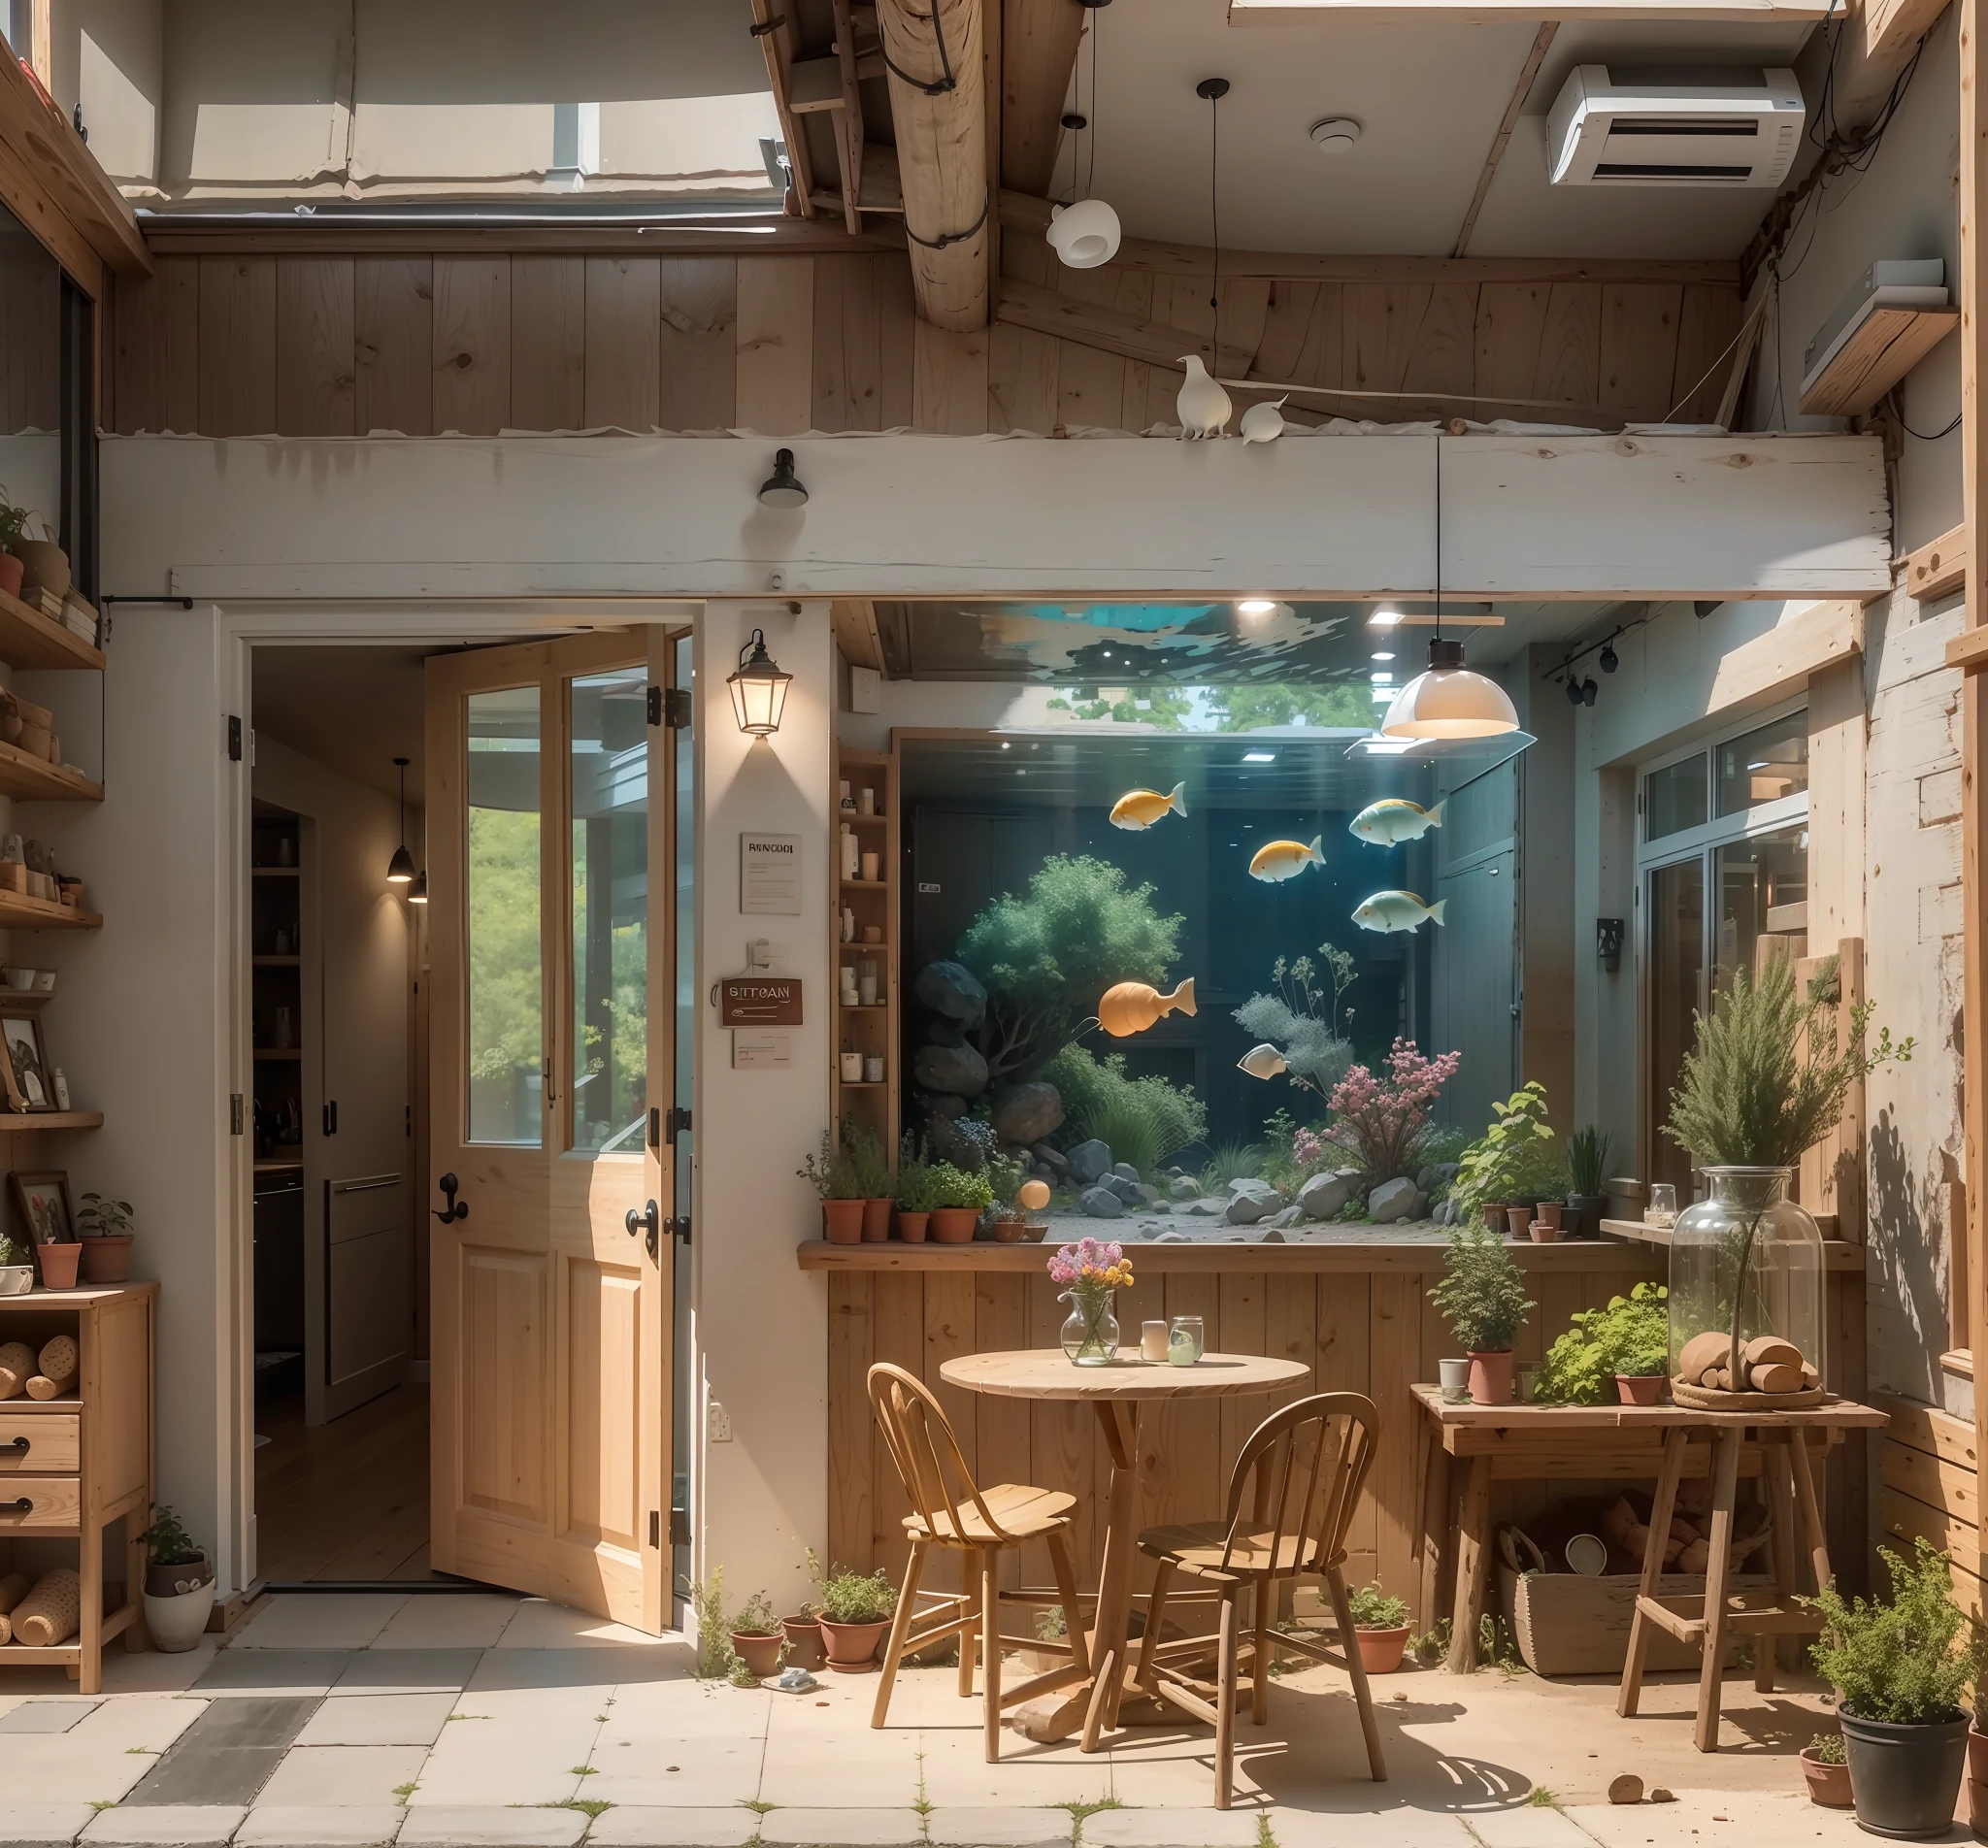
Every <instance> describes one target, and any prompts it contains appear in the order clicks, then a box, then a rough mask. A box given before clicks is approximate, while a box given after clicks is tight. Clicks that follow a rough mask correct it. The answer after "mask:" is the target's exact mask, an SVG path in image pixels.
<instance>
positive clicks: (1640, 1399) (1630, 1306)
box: [1533, 1283, 1671, 1405]
mask: <svg viewBox="0 0 1988 1848" xmlns="http://www.w3.org/2000/svg"><path fill="white" fill-rule="evenodd" d="M1670 1296H1671V1293H1670V1291H1669V1290H1668V1289H1667V1288H1665V1286H1664V1285H1663V1284H1661V1283H1639V1284H1638V1285H1637V1286H1636V1288H1635V1289H1633V1290H1631V1291H1630V1293H1629V1294H1628V1295H1627V1296H1617V1297H1610V1298H1609V1299H1608V1304H1607V1307H1606V1308H1600V1309H1582V1310H1581V1311H1580V1312H1579V1313H1578V1314H1576V1315H1574V1317H1573V1318H1572V1320H1571V1323H1570V1326H1569V1327H1568V1329H1567V1331H1566V1333H1565V1334H1563V1335H1562V1336H1560V1337H1559V1338H1558V1339H1557V1340H1555V1341H1554V1343H1553V1345H1552V1346H1551V1347H1549V1348H1548V1349H1547V1350H1546V1359H1545V1361H1544V1363H1543V1364H1542V1365H1541V1369H1540V1372H1539V1377H1538V1378H1537V1379H1536V1380H1535V1381H1534V1383H1533V1397H1534V1398H1535V1399H1536V1400H1538V1401H1539V1403H1541V1404H1543V1405H1599V1404H1602V1403H1605V1402H1606V1401H1607V1398H1608V1396H1609V1393H1610V1392H1611V1391H1612V1392H1613V1393H1614V1395H1615V1396H1616V1397H1617V1398H1618V1399H1620V1400H1621V1402H1622V1403H1624V1404H1625V1405H1654V1404H1655V1403H1657V1401H1658V1399H1659V1397H1660V1396H1661V1394H1662V1391H1663V1384H1664V1375H1665V1373H1666V1372H1667V1371H1668V1370H1669V1366H1670V1358H1671V1331H1670Z"/></svg>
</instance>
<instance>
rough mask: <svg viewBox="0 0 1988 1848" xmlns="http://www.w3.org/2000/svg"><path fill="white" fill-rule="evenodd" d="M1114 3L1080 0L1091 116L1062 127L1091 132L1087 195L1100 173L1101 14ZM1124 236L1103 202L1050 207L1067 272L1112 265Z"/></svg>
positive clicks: (1054, 243) (1054, 240)
mask: <svg viewBox="0 0 1988 1848" xmlns="http://www.w3.org/2000/svg"><path fill="white" fill-rule="evenodd" d="M1110 3H1111V0H1077V4H1078V5H1079V6H1081V7H1082V8H1083V9H1084V11H1085V12H1086V13H1088V14H1089V15H1090V16H1091V29H1090V40H1091V108H1090V114H1089V115H1088V116H1084V115H1076V114H1072V115H1066V116H1064V118H1063V125H1064V127H1065V128H1068V129H1072V130H1078V129H1087V130H1088V131H1089V133H1090V160H1089V163H1088V171H1087V172H1086V173H1085V175H1084V184H1083V189H1084V191H1085V192H1086V193H1088V192H1089V191H1090V189H1091V181H1093V180H1095V179H1096V177H1097V171H1098V14H1099V12H1100V10H1101V9H1103V8H1105V7H1107V6H1110ZM1070 170H1071V189H1072V190H1073V191H1075V190H1076V187H1077V156H1076V154H1075V153H1074V152H1073V153H1072V155H1071V162H1070ZM1122 235H1123V233H1122V231H1121V230H1120V228H1119V224H1118V214H1117V213H1115V212H1113V211H1112V210H1111V208H1110V206H1109V205H1108V204H1107V203H1106V202H1105V201H1104V200H1102V199H1090V198H1086V199H1078V200H1077V201H1076V202H1074V203H1073V204H1071V205H1067V206H1051V207H1050V208H1049V228H1048V230H1047V231H1046V232H1044V237H1046V238H1047V239H1048V241H1049V247H1050V249H1052V250H1054V251H1055V252H1056V259H1057V261H1058V262H1060V263H1061V264H1062V265H1063V267H1064V268H1065V269H1067V270H1094V269H1096V268H1097V267H1098V266H1099V265H1100V264H1101V263H1109V262H1110V260H1111V259H1112V258H1113V257H1114V256H1116V255H1117V254H1118V240H1119V238H1120V237H1121V236H1122Z"/></svg>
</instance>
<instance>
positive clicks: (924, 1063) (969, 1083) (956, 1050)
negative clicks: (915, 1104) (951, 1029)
mask: <svg viewBox="0 0 1988 1848" xmlns="http://www.w3.org/2000/svg"><path fill="white" fill-rule="evenodd" d="M911 1076H912V1077H913V1078H914V1079H916V1080H917V1083H918V1085H919V1087H920V1089H922V1090H926V1091H950V1092H951V1093H952V1094H953V1096H954V1097H964V1098H976V1097H978V1096H979V1095H980V1093H981V1092H982V1091H984V1090H985V1089H986V1088H987V1061H986V1060H985V1059H983V1058H981V1057H980V1055H979V1054H978V1053H977V1052H976V1051H975V1050H974V1049H973V1047H972V1046H920V1047H919V1048H918V1050H917V1051H916V1052H915V1053H914V1054H913V1055H912V1057H911Z"/></svg>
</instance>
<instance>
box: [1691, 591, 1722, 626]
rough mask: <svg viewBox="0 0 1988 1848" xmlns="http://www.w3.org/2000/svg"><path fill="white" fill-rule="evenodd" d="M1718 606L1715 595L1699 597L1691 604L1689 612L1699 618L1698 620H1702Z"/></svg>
mask: <svg viewBox="0 0 1988 1848" xmlns="http://www.w3.org/2000/svg"><path fill="white" fill-rule="evenodd" d="M1718 607H1719V600H1718V599H1717V598H1716V597H1711V598H1704V597H1702V598H1700V599H1699V601H1698V602H1697V603H1695V604H1693V605H1692V606H1691V613H1692V614H1693V615H1694V616H1696V617H1697V618H1698V619H1699V621H1701V622H1703V621H1704V620H1705V619H1706V617H1707V616H1708V615H1710V614H1711V612H1712V611H1714V610H1716V609H1717V608H1718Z"/></svg>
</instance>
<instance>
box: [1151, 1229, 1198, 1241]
mask: <svg viewBox="0 0 1988 1848" xmlns="http://www.w3.org/2000/svg"><path fill="white" fill-rule="evenodd" d="M1193 1242H1194V1240H1193V1239H1192V1238H1188V1236H1187V1235H1186V1234H1185V1233H1184V1232H1175V1231H1173V1230H1172V1229H1171V1228H1169V1230H1167V1231H1166V1232H1156V1233H1154V1234H1153V1243H1154V1244H1156V1245H1190V1244H1192V1243H1193Z"/></svg>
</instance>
